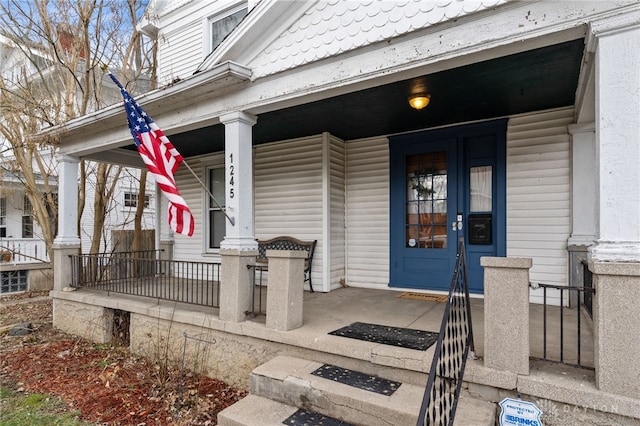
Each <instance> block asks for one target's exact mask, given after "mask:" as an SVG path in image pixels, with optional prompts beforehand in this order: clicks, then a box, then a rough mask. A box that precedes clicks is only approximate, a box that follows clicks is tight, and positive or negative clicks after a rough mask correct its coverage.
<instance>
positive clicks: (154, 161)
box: [109, 73, 194, 237]
mask: <svg viewBox="0 0 640 426" xmlns="http://www.w3.org/2000/svg"><path fill="white" fill-rule="evenodd" d="M109 76H110V77H111V79H112V80H113V82H114V83H116V84H117V85H118V87H119V88H120V91H121V92H122V97H123V98H124V108H125V110H126V111H127V119H128V121H129V130H131V135H132V136H133V140H134V141H135V143H136V146H137V147H138V152H139V153H140V156H141V157H142V160H143V161H144V163H145V164H146V165H147V169H148V170H149V172H150V173H151V174H152V175H153V177H154V178H155V180H156V183H157V184H158V186H159V187H160V189H161V190H162V193H163V194H164V195H165V197H167V199H168V200H169V225H170V226H171V229H173V231H174V232H177V233H178V234H183V235H187V236H189V237H190V236H192V235H193V230H194V220H193V215H192V214H191V210H189V207H188V206H187V203H186V202H185V201H184V198H182V196H181V195H180V192H178V187H177V186H176V181H175V179H174V177H173V174H174V173H175V171H176V169H177V168H178V166H179V165H180V163H182V161H183V158H182V155H180V153H179V152H178V150H177V149H175V147H174V146H173V144H172V143H171V142H170V141H169V139H168V138H167V137H166V136H165V135H164V133H162V130H160V128H159V127H158V125H157V124H156V123H154V122H153V120H152V119H151V117H149V116H148V115H147V113H146V112H144V110H143V109H142V107H140V105H139V104H138V103H137V102H136V101H135V99H133V98H132V97H131V95H130V94H129V93H128V92H127V91H126V90H125V88H124V87H122V84H120V82H119V81H118V79H117V78H116V77H115V76H114V75H113V74H111V73H109Z"/></svg>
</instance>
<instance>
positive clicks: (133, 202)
mask: <svg viewBox="0 0 640 426" xmlns="http://www.w3.org/2000/svg"><path fill="white" fill-rule="evenodd" d="M127 198H128V199H127ZM139 198H140V194H138V193H135V192H129V191H126V192H125V193H124V200H123V204H124V207H125V208H130V209H135V208H138V199H139ZM150 205H151V196H149V195H147V194H144V208H145V209H148V208H149V206H150Z"/></svg>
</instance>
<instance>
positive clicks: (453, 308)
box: [417, 239, 474, 426]
mask: <svg viewBox="0 0 640 426" xmlns="http://www.w3.org/2000/svg"><path fill="white" fill-rule="evenodd" d="M465 258H466V256H465V250H464V241H463V240H462V239H461V240H460V243H459V244H458V254H457V260H456V267H455V269H454V271H453V277H452V279H451V287H450V289H449V296H448V299H447V304H446V305H445V308H444V315H443V317H442V323H441V325H440V334H439V337H438V342H437V343H436V350H435V354H434V356H433V361H431V369H430V371H429V380H428V381H427V388H426V389H425V392H424V397H423V399H422V406H421V407H420V413H419V415H418V423H417V424H418V426H424V425H452V424H453V419H454V417H455V413H456V407H457V405H458V398H459V397H460V389H461V387H462V378H463V376H464V368H465V365H466V362H467V356H468V355H469V351H472V352H473V350H474V346H473V331H472V328H471V305H470V301H469V283H468V281H467V266H466V260H465Z"/></svg>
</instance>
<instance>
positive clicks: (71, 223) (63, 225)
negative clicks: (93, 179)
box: [54, 155, 80, 244]
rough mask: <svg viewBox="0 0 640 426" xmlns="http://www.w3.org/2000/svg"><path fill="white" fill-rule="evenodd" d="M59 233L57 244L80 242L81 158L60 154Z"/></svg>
mask: <svg viewBox="0 0 640 426" xmlns="http://www.w3.org/2000/svg"><path fill="white" fill-rule="evenodd" d="M57 159H58V166H59V167H58V235H56V238H55V240H54V243H55V244H80V238H79V237H78V164H79V163H80V159H78V158H75V157H71V156H68V155H59V156H58V157H57Z"/></svg>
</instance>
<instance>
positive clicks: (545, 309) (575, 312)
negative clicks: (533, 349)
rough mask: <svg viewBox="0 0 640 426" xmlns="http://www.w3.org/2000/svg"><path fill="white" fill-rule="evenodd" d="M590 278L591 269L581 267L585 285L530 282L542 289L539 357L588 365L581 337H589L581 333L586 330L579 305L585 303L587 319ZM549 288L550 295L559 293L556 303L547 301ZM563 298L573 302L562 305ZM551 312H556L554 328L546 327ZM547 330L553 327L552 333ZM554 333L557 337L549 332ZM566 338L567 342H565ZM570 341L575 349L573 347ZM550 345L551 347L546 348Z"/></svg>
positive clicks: (591, 290) (590, 287) (575, 364)
mask: <svg viewBox="0 0 640 426" xmlns="http://www.w3.org/2000/svg"><path fill="white" fill-rule="evenodd" d="M587 280H589V283H588V284H589V285H586V284H587V282H586V281H587ZM590 280H591V273H590V272H589V273H588V274H587V272H586V271H585V285H584V286H582V287H578V286H562V285H555V284H543V283H531V284H530V286H531V287H532V288H534V289H536V288H541V289H542V301H543V302H542V316H543V317H542V318H543V320H542V333H543V335H542V357H541V359H542V360H545V361H556V362H561V363H563V364H567V365H572V366H576V367H583V368H592V367H591V366H587V365H585V363H584V362H583V361H584V358H583V343H584V342H583V341H585V340H586V339H589V338H590V337H589V336H588V335H586V334H585V333H586V331H589V330H585V327H584V324H583V317H582V307H583V306H584V307H585V310H586V312H587V313H588V314H589V318H586V319H587V320H589V321H590V320H591V317H590V315H591V300H592V297H593V294H594V293H595V289H594V288H593V287H592V286H591V281H590ZM549 292H553V293H554V295H553V296H554V299H557V298H558V297H559V300H560V304H559V306H555V305H554V306H551V304H549V303H548V302H549V298H550V295H549ZM558 294H559V296H558ZM566 300H571V301H577V305H576V306H570V307H565V306H564V304H565V303H564V302H565V301H566ZM551 315H554V316H557V318H558V329H556V330H549V324H550V323H551V321H550V316H551ZM551 331H553V333H551ZM591 331H592V329H591ZM556 333H557V337H556V336H552V335H555V334H556ZM552 337H553V338H552ZM567 340H568V341H569V343H567ZM571 340H573V342H571ZM592 340H593V339H592V338H591V340H590V341H591V342H592ZM574 344H575V350H574V348H573V346H574ZM550 346H553V351H551V350H550ZM567 349H570V350H571V353H567ZM552 353H553V354H552Z"/></svg>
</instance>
